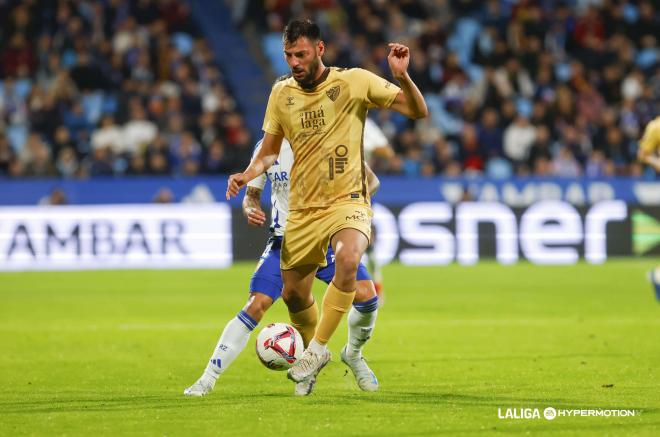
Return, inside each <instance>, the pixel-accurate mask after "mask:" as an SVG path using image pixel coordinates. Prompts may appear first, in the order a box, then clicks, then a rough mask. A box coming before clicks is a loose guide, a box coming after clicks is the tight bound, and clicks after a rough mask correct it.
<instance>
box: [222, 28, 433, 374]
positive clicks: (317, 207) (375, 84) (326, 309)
mask: <svg viewBox="0 0 660 437" xmlns="http://www.w3.org/2000/svg"><path fill="white" fill-rule="evenodd" d="M283 41H284V56H285V58H286V61H287V63H288V64H289V67H290V68H291V77H290V78H288V79H286V80H283V81H279V82H277V83H276V84H275V85H274V86H273V89H272V90H271V93H270V97H269V99H268V106H267V108H266V115H265V117H264V124H263V130H264V132H265V135H264V140H263V143H262V145H261V150H260V151H259V153H257V154H256V155H255V156H254V157H253V159H252V162H251V163H250V165H249V166H248V168H247V169H246V170H245V171H244V172H243V173H237V174H234V175H231V176H230V177H229V180H228V186H227V198H229V197H230V196H236V195H238V192H239V190H240V188H242V187H243V186H245V184H247V183H248V182H249V181H251V180H252V179H254V178H255V177H257V176H258V175H260V174H261V173H263V172H264V171H265V170H266V169H268V168H269V167H270V166H271V165H272V164H273V162H274V161H275V159H276V158H277V156H278V154H279V152H280V146H281V143H282V139H283V138H284V137H286V138H287V139H288V140H289V142H290V143H291V147H292V149H293V153H294V164H293V169H292V172H291V191H290V194H289V211H290V212H289V216H288V220H287V231H286V234H285V236H284V242H283V246H282V251H281V264H280V266H281V269H282V279H283V281H284V288H283V290H282V298H283V300H284V302H285V303H286V304H287V306H288V308H289V313H290V317H291V321H292V323H293V324H295V325H296V326H298V327H299V328H300V330H301V334H302V335H303V336H305V335H310V334H311V333H312V332H313V333H314V334H313V340H312V341H311V342H310V343H309V346H308V348H307V349H306V350H305V353H304V354H303V356H302V357H301V358H300V359H299V360H298V361H297V362H296V364H295V365H294V366H293V367H292V368H291V369H289V371H288V377H289V379H291V380H293V381H295V382H302V381H304V380H306V379H308V378H313V377H315V375H316V374H317V373H318V372H319V371H320V370H321V368H323V366H325V365H326V364H327V363H328V361H330V357H331V355H330V352H329V351H328V349H327V346H326V345H327V343H328V341H329V340H330V337H331V336H332V334H333V333H334V331H335V329H336V328H337V326H338V325H339V322H340V321H341V319H342V317H343V315H344V314H345V313H346V312H347V311H348V309H349V308H350V306H351V304H352V302H353V297H354V296H355V275H356V271H357V267H358V265H359V263H360V259H361V258H362V255H363V254H364V252H365V250H366V248H367V246H368V245H369V238H370V235H371V218H372V215H373V214H372V211H371V206H370V205H371V204H370V198H369V193H368V191H367V178H366V170H365V166H364V158H363V153H364V152H363V147H362V140H363V130H364V123H365V118H366V116H367V111H368V110H369V109H370V108H376V107H377V108H389V109H391V110H394V111H397V112H399V113H401V114H403V115H405V116H407V117H409V118H413V119H417V118H423V117H426V116H427V115H428V110H427V108H426V103H425V102H424V98H423V96H422V94H421V92H420V91H419V89H418V88H417V86H416V85H415V84H414V83H413V81H412V80H411V79H410V76H409V75H408V72H407V70H408V64H409V61H410V50H409V49H408V47H406V46H404V45H402V44H398V43H390V44H389V47H390V53H389V55H388V58H387V60H388V63H389V66H390V70H391V71H392V76H393V77H394V78H395V79H396V80H397V81H398V82H399V84H400V87H397V86H396V85H394V84H392V83H390V82H388V81H387V80H385V79H383V78H381V77H379V76H377V75H375V74H373V73H370V72H368V71H366V70H363V69H359V68H351V69H343V68H335V67H326V66H325V65H324V64H323V61H322V57H323V53H324V51H325V45H324V43H323V41H322V40H321V35H320V30H319V27H318V26H317V25H316V24H315V23H313V22H311V21H309V20H306V21H292V22H290V23H289V24H288V25H287V27H286V28H285V30H284V35H283ZM328 243H330V244H331V245H332V248H333V250H334V253H335V276H334V277H333V279H332V282H331V283H330V284H329V285H328V289H327V290H326V292H325V295H324V297H323V303H322V307H323V312H322V314H321V318H320V319H318V309H317V307H316V303H315V302H314V298H313V296H312V293H311V287H312V282H313V280H314V275H315V273H316V271H317V269H318V267H319V266H324V265H325V262H326V251H327V248H328ZM317 320H318V324H317V323H316V321H317ZM342 358H343V357H342Z"/></svg>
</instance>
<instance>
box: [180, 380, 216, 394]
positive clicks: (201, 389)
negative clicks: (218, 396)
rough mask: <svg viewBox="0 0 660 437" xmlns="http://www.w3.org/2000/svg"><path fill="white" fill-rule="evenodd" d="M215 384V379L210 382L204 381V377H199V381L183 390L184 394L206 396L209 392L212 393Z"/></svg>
mask: <svg viewBox="0 0 660 437" xmlns="http://www.w3.org/2000/svg"><path fill="white" fill-rule="evenodd" d="M213 386H215V381H213V382H208V381H204V378H203V377H202V378H199V379H198V380H197V382H195V383H194V384H193V385H191V386H190V387H188V388H187V389H185V390H184V391H183V394H184V395H185V396H191V397H198V398H200V397H202V396H206V395H207V394H209V393H211V392H212V391H213Z"/></svg>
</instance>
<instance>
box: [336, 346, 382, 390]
mask: <svg viewBox="0 0 660 437" xmlns="http://www.w3.org/2000/svg"><path fill="white" fill-rule="evenodd" d="M347 347H348V345H346V346H344V348H343V349H342V350H341V360H342V361H343V362H344V364H346V365H347V366H348V368H349V369H351V372H353V375H354V376H355V382H357V385H358V387H360V389H361V390H363V391H376V390H378V378H376V375H375V374H374V372H373V371H372V370H371V369H370V368H369V366H368V365H367V362H366V361H365V360H364V357H363V356H362V354H360V355H359V356H357V357H355V358H352V357H349V356H348V355H347V354H346V348H347Z"/></svg>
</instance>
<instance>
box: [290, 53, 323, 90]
mask: <svg viewBox="0 0 660 437" xmlns="http://www.w3.org/2000/svg"><path fill="white" fill-rule="evenodd" d="M320 65H321V62H320V61H319V58H314V60H313V61H311V62H310V63H309V73H307V74H306V75H304V76H303V78H302V79H296V78H295V76H294V79H295V80H296V82H298V83H299V84H300V85H301V86H303V87H307V86H309V85H311V84H313V83H314V79H315V78H316V73H318V71H319V66H320ZM291 72H292V73H293V71H291Z"/></svg>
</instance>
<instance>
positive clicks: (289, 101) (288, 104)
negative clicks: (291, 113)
mask: <svg viewBox="0 0 660 437" xmlns="http://www.w3.org/2000/svg"><path fill="white" fill-rule="evenodd" d="M286 106H293V97H292V96H289V97H287V98H286Z"/></svg>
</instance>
